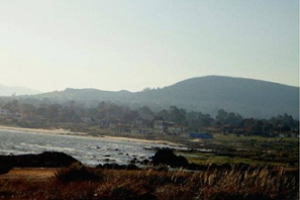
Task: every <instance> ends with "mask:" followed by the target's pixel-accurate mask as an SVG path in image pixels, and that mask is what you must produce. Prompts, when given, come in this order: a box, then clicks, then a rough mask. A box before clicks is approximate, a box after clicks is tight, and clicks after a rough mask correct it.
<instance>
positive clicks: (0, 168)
mask: <svg viewBox="0 0 300 200" xmlns="http://www.w3.org/2000/svg"><path fill="white" fill-rule="evenodd" d="M11 168H12V166H10V165H8V164H5V163H1V164H0V174H6V173H8V172H9V170H11Z"/></svg>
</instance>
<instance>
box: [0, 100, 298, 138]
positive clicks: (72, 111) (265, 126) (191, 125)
mask: <svg viewBox="0 0 300 200" xmlns="http://www.w3.org/2000/svg"><path fill="white" fill-rule="evenodd" d="M0 107H1V109H7V110H9V111H10V112H11V113H21V115H22V117H21V118H17V117H16V118H12V119H11V120H6V119H4V117H1V120H0V123H8V122H9V123H15V124H16V125H19V126H25V127H41V126H55V124H58V123H71V124H72V123H74V124H78V123H82V117H89V118H90V119H91V123H97V122H99V121H101V120H107V121H111V120H115V121H122V122H127V123H130V122H133V121H135V120H141V121H143V123H144V125H145V126H147V127H150V128H151V127H153V123H154V121H155V120H163V121H168V122H174V123H175V124H177V125H180V126H185V127H188V129H189V130H191V131H199V130H201V129H203V128H206V127H219V128H220V127H224V126H225V127H234V128H239V129H243V130H245V131H247V132H248V133H252V134H262V133H267V132H278V133H280V132H296V133H298V132H299V120H297V119H294V118H293V117H292V116H291V115H288V114H286V113H284V114H280V115H277V116H274V117H272V118H270V119H256V118H243V117H242V116H241V115H240V114H238V113H233V112H228V111H225V110H224V109H220V110H219V111H218V113H217V115H216V116H214V117H212V116H210V115H209V114H205V113H202V112H200V111H187V110H185V109H182V108H178V107H176V106H170V107H169V108H167V109H162V110H160V111H157V112H154V111H153V110H152V109H151V108H150V107H147V106H142V107H139V108H137V109H132V108H130V107H128V106H126V105H118V104H116V103H113V102H109V101H107V102H104V101H103V102H100V103H99V104H98V105H97V106H96V107H87V106H86V105H84V104H83V103H78V102H76V101H67V102H64V103H60V104H58V103H53V102H38V103H35V104H33V103H30V102H28V101H22V100H16V99H12V100H7V99H6V100H5V99H4V100H3V99H2V100H0Z"/></svg>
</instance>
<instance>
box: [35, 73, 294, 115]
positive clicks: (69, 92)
mask: <svg viewBox="0 0 300 200" xmlns="http://www.w3.org/2000/svg"><path fill="white" fill-rule="evenodd" d="M32 97H34V98H38V99H44V98H47V99H49V100H53V101H67V100H76V101H85V102H93V103H97V102H100V101H108V100H110V101H113V102H117V103H122V104H128V105H130V106H131V107H139V106H143V105H148V106H150V107H152V108H153V109H154V110H157V109H162V108H167V107H168V106H171V105H175V106H177V107H181V108H185V109H187V110H198V111H201V112H203V113H209V114H211V115H213V116H214V115H215V114H216V113H217V111H218V110H219V109H221V108H222V109H225V110H226V111H230V112H237V113H240V114H241V115H243V116H244V117H258V118H264V117H271V116H274V115H277V114H283V113H287V114H290V115H292V116H294V117H296V118H299V113H298V112H299V88H298V87H292V86H287V85H282V84H278V83H272V82H266V81H260V80H252V79H244V78H231V77H222V76H206V77H198V78H192V79H187V80H184V81H181V82H178V83H176V84H174V85H171V86H167V87H164V88H161V89H153V90H146V91H141V92H135V93H131V92H128V91H119V92H109V91H101V90H97V89H66V90H64V91H59V92H57V91H56V92H51V93H45V94H40V95H35V96H32Z"/></svg>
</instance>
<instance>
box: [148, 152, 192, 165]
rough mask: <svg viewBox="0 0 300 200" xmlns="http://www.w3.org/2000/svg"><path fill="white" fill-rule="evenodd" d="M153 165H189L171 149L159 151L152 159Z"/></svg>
mask: <svg viewBox="0 0 300 200" xmlns="http://www.w3.org/2000/svg"><path fill="white" fill-rule="evenodd" d="M152 161H153V164H154V165H161V164H166V165H170V166H171V167H185V168H186V167H188V165H189V163H188V161H187V159H186V158H185V157H183V156H176V155H175V154H174V153H173V151H172V150H171V149H160V150H158V151H157V152H156V154H155V155H154V156H153V157H152Z"/></svg>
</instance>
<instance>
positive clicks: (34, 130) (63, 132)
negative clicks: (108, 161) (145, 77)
mask: <svg viewBox="0 0 300 200" xmlns="http://www.w3.org/2000/svg"><path fill="white" fill-rule="evenodd" d="M0 130H9V131H20V132H29V133H39V134H57V135H73V136H78V137H92V138H95V139H98V140H106V141H130V142H137V143H146V144H164V145H169V146H182V145H181V144H178V143H174V142H169V141H163V140H147V139H137V138H129V137H117V136H108V135H104V136H99V137H97V136H91V135H89V134H88V133H83V132H72V131H69V130H66V129H37V128H22V127H12V126H3V125H0Z"/></svg>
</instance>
